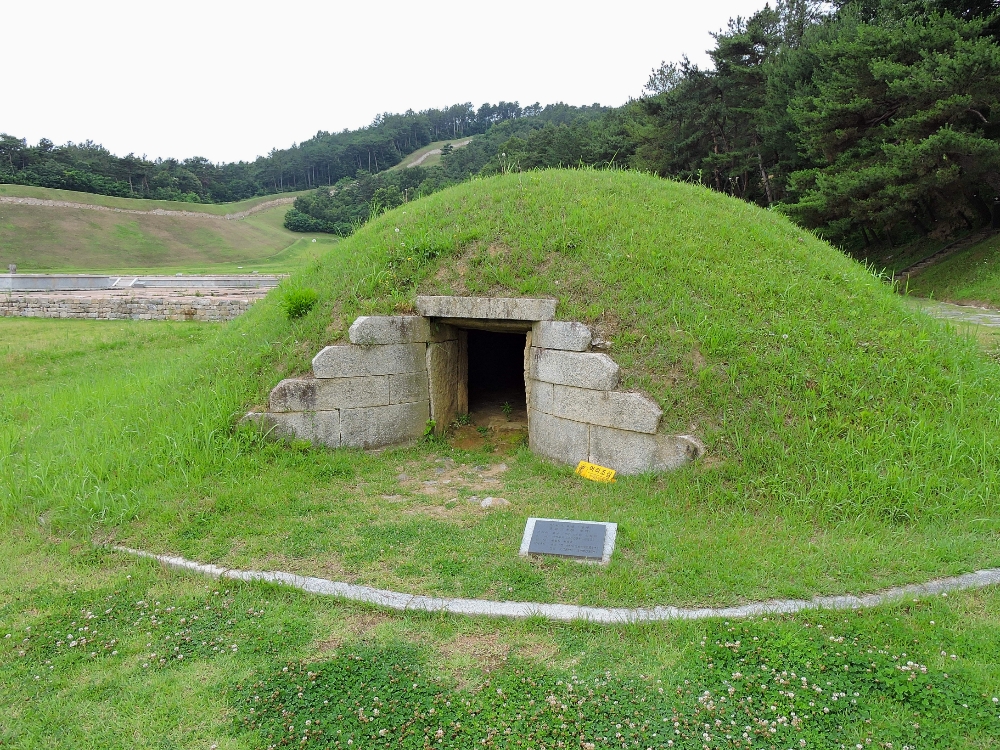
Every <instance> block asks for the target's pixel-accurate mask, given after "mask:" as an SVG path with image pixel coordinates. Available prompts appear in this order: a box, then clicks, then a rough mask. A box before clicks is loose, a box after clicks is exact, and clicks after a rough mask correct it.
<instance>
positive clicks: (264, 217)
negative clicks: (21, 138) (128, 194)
mask: <svg viewBox="0 0 1000 750" xmlns="http://www.w3.org/2000/svg"><path fill="white" fill-rule="evenodd" d="M292 198H294V194H293V195H291V196H264V197H261V198H254V199H251V200H246V201H240V202H238V203H229V204H198V203H176V202H171V201H153V200H133V199H129V198H115V197H111V196H105V195H92V194H90V193H76V192H71V191H67V190H52V189H48V188H36V187H25V186H20V185H0V266H2V269H3V270H4V271H6V268H7V265H8V264H9V263H16V264H17V266H18V268H19V270H22V271H43V272H44V271H48V272H57V271H83V272H86V271H112V272H114V271H121V272H125V271H156V270H160V271H163V270H191V271H209V272H211V271H216V272H225V273H228V272H236V270H237V269H236V265H237V264H239V265H246V264H257V265H254V266H253V267H254V268H258V269H259V270H263V269H265V267H266V268H267V270H279V269H281V268H284V267H288V262H289V261H290V260H293V259H294V257H297V256H298V255H301V254H302V253H303V252H304V251H305V250H306V248H305V245H306V244H311V243H305V242H300V240H301V239H302V235H301V234H298V233H295V232H290V231H288V230H287V229H285V228H284V226H283V225H282V221H283V219H284V215H285V212H286V211H287V210H288V205H287V204H288V203H289V202H290V201H291V199H292ZM17 199H29V200H31V201H33V202H31V203H15V202H11V201H13V200H17ZM227 215H228V218H227ZM323 241H324V242H327V243H329V240H328V239H327V240H323ZM296 243H298V245H299V246H298V247H297V248H293V245H296ZM309 249H312V248H309ZM265 264H266V265H265Z"/></svg>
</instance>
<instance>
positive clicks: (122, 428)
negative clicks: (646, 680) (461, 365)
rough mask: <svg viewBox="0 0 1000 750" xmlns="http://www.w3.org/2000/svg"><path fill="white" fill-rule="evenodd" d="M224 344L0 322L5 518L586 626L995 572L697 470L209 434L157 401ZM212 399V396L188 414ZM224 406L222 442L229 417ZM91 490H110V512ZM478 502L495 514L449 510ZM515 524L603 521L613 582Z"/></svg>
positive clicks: (176, 396)
mask: <svg viewBox="0 0 1000 750" xmlns="http://www.w3.org/2000/svg"><path fill="white" fill-rule="evenodd" d="M230 326H232V324H230ZM220 329H221V330H220ZM227 333H235V332H227V331H226V330H225V328H224V327H219V328H217V327H215V326H213V325H211V324H202V325H199V324H186V323H143V322H102V321H58V320H30V319H4V320H0V341H3V344H0V362H2V363H3V365H4V367H3V368H2V372H0V415H2V416H0V419H2V421H0V488H2V489H3V490H5V493H4V495H3V503H4V507H3V510H4V515H5V516H6V517H8V518H27V519H37V518H39V517H41V518H42V519H43V520H44V521H45V523H47V524H50V525H53V526H54V527H56V528H59V529H62V530H64V531H66V530H68V531H66V533H72V534H74V535H76V536H79V535H81V534H82V535H83V536H84V537H87V535H88V534H90V533H93V534H95V535H96V537H97V538H99V539H101V540H103V541H112V540H113V541H116V542H119V543H122V544H127V545H129V546H135V547H141V548H144V549H149V550H152V551H157V552H171V553H179V554H182V555H185V556H188V557H190V558H194V559H198V560H202V561H211V562H217V563H221V564H225V565H229V566H234V567H252V568H257V569H260V568H272V569H274V568H276V569H282V570H288V571H293V572H297V573H303V574H316V575H322V576H324V577H328V578H333V579H335V580H349V581H353V582H357V583H364V584H370V585H375V586H382V587H389V588H395V589H398V590H402V591H408V592H412V593H426V594H440V595H447V596H468V597H488V598H496V599H513V600H529V601H549V602H568V603H570V602H572V603H581V604H592V605H631V606H636V605H655V604H667V603H669V604H691V605H695V604H730V603H737V602H741V601H747V600H751V601H752V600H758V599H766V598H771V597H791V596H796V597H809V596H812V595H814V594H817V593H842V592H845V591H855V592H856V591H870V590H874V589H877V588H881V587H885V586H889V585H894V584H900V583H908V582H913V581H922V580H925V579H927V578H931V577H934V576H936V575H943V574H952V573H961V572H966V571H969V570H973V569H976V568H982V567H990V566H996V565H1000V551H998V550H997V546H996V531H997V523H998V522H997V520H996V519H994V518H991V517H984V516H977V517H965V516H958V517H951V518H928V519H918V520H916V521H915V522H914V523H912V524H908V525H906V526H903V525H900V524H897V523H892V522H891V521H881V522H880V521H879V520H878V519H876V518H859V519H852V518H844V519H841V520H840V521H839V522H837V523H826V524H824V523H823V522H822V521H821V520H819V519H817V518H816V516H815V514H814V513H811V512H809V511H808V510H802V511H798V512H797V511H796V509H795V508H794V507H788V506H784V507H781V508H780V509H779V510H776V511H773V512H768V511H767V510H765V509H762V508H760V507H746V506H743V505H741V504H738V503H734V504H730V505H727V506H718V505H717V504H715V503H713V502H706V501H705V500H704V498H703V496H702V494H701V491H700V488H701V487H702V486H704V483H705V482H707V481H709V480H708V476H710V472H711V471H712V470H713V469H712V467H711V466H710V465H709V466H700V465H697V466H694V467H692V468H689V469H685V470H682V471H680V472H676V473H672V474H667V475H663V476H660V477H634V478H628V477H622V478H620V479H619V480H618V482H616V483H615V484H613V485H601V484H595V483H591V482H587V481H585V480H582V479H580V478H579V477H576V476H574V475H573V473H572V470H571V469H570V468H567V467H559V466H554V465H552V464H550V463H548V462H546V461H544V460H542V459H540V458H538V457H536V456H534V455H533V454H531V453H530V452H529V451H527V450H526V449H525V448H523V447H521V448H515V449H513V450H507V449H505V448H503V447H502V446H498V445H496V444H495V443H492V442H487V443H486V444H485V445H484V447H483V448H482V449H480V450H476V451H464V450H459V449H456V448H452V447H451V446H450V445H449V444H448V443H437V442H435V443H428V444H422V445H418V446H414V447H409V448H400V449H391V450H385V451H380V452H372V453H366V452H360V451H350V450H340V451H329V450H324V449H319V450H313V449H309V448H307V447H301V448H292V449H289V448H288V447H287V446H285V445H283V444H277V445H275V444H271V443H266V442H261V441H260V439H259V436H258V435H256V434H255V433H254V432H252V431H249V430H246V431H243V430H236V431H235V432H234V433H229V432H226V433H220V432H219V431H218V429H217V428H216V427H214V426H212V424H211V422H210V421H209V420H208V419H204V420H202V419H201V418H200V417H198V416H197V414H196V413H195V414H192V412H190V411H186V412H184V411H183V407H184V406H185V403H186V404H187V405H190V404H191V403H192V401H193V399H191V398H190V397H189V395H187V393H186V392H185V390H184V389H180V390H176V391H164V386H165V385H166V384H171V383H173V382H177V381H178V380H180V381H181V382H184V381H187V385H186V386H184V388H185V389H186V388H197V387H199V386H198V385H197V382H196V380H194V379H195V378H196V377H197V372H198V369H199V367H200V366H201V363H202V361H203V359H204V357H205V356H206V352H207V351H211V350H212V349H213V347H215V346H217V337H218V336H220V335H222V336H224V335H226V334H227ZM236 335H239V334H236ZM276 343H277V342H276ZM286 343H289V344H293V345H294V342H291V341H289V342H286ZM232 396H233V394H232V393H227V392H226V391H224V390H222V391H220V392H218V393H216V394H214V403H213V399H210V400H209V402H207V405H205V406H203V407H201V408H219V404H220V402H221V403H227V402H228V399H229V398H232ZM165 399H166V403H164V400H165ZM147 400H149V401H150V402H153V401H155V402H156V403H157V405H158V406H157V407H156V408H158V409H163V408H166V410H167V413H169V412H170V411H171V408H170V405H171V403H176V405H177V412H178V414H179V415H181V416H179V419H180V420H184V421H183V423H172V424H165V425H163V435H164V440H165V442H164V443H163V444H162V445H158V446H150V447H149V452H148V453H147V454H146V456H145V457H144V464H143V465H141V466H138V465H136V463H135V460H134V457H131V458H130V457H129V456H128V455H127V454H118V453H116V452H115V451H113V450H111V447H113V446H114V444H115V442H116V441H118V440H122V439H125V440H126V441H127V440H129V437H128V435H129V434H131V433H136V434H142V432H143V431H144V430H146V429H150V428H151V429H153V430H154V431H156V430H158V429H159V427H158V426H157V425H155V424H146V423H145V420H146V419H148V418H149V417H148V415H147V414H144V413H143V412H144V411H146V410H145V409H144V408H140V409H139V410H137V407H136V404H137V403H140V404H141V403H143V402H144V401H147ZM233 406H234V407H235V408H234V410H233V411H232V414H231V418H232V422H234V423H235V422H236V420H237V419H238V418H239V416H240V414H241V413H242V412H241V411H239V410H238V406H237V405H235V404H234V405H233ZM162 417H163V413H162V412H160V415H159V417H157V418H162ZM102 451H103V452H104V454H105V455H99V454H101V453H102ZM194 452H197V453H198V454H199V455H193V453H194ZM109 480H110V481H115V482H116V484H117V485H118V487H119V489H118V490H116V491H114V492H109V491H108V489H107V485H108V483H109ZM445 480H448V481H447V482H445ZM486 496H494V497H504V498H506V499H509V500H510V502H511V506H510V507H509V508H506V509H500V510H494V511H486V510H483V509H482V508H480V507H479V505H478V503H477V502H475V501H470V500H471V499H472V498H483V497H486ZM53 500H56V504H55V505H53ZM529 516H541V517H557V518H581V519H587V520H608V521H614V522H616V523H617V524H618V529H619V531H618V540H617V547H616V551H615V555H614V557H613V559H612V563H611V564H610V565H609V566H608V567H607V568H603V567H599V566H597V567H595V566H584V565H579V564H577V563H574V562H571V561H564V560H558V559H554V558H550V559H545V560H533V561H527V560H524V559H522V558H520V557H518V555H517V549H518V546H519V543H520V538H521V533H522V531H523V529H524V522H525V519H526V518H527V517H529Z"/></svg>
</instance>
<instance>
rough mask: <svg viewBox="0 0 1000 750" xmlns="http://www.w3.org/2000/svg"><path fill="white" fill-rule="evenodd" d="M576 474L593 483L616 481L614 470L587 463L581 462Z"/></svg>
mask: <svg viewBox="0 0 1000 750" xmlns="http://www.w3.org/2000/svg"><path fill="white" fill-rule="evenodd" d="M576 473H577V474H579V475H580V476H581V477H583V478H584V479H590V480H591V481H594V482H613V481H615V470H614V469H606V468H604V467H603V466H598V465H597V464H591V463H587V462H586V461H581V462H580V463H579V464H577V466H576Z"/></svg>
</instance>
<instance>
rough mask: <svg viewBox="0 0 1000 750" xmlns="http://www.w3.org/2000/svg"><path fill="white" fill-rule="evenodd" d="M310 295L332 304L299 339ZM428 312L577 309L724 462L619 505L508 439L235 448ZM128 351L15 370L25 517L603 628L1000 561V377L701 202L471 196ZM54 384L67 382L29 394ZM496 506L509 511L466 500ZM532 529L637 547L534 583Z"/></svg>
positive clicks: (443, 202)
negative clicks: (372, 340)
mask: <svg viewBox="0 0 1000 750" xmlns="http://www.w3.org/2000/svg"><path fill="white" fill-rule="evenodd" d="M294 287H311V288H314V289H316V290H317V291H319V292H320V300H319V303H318V304H317V305H316V306H315V307H314V308H313V309H312V310H311V311H310V312H309V313H308V314H307V315H306V316H305V317H302V318H300V319H298V320H296V321H293V322H290V321H288V320H287V319H286V317H285V316H284V315H283V313H282V311H281V299H282V295H283V294H285V293H287V290H288V289H289V288H294ZM418 293H422V294H451V295H492V296H528V297H553V298H556V299H558V307H557V311H556V316H557V318H559V319H563V320H578V321H583V322H586V323H588V324H589V325H590V326H591V327H592V328H593V329H594V331H595V332H596V333H597V334H598V335H599V336H600V337H601V338H603V339H605V340H607V341H608V342H610V350H609V351H610V353H611V355H612V356H613V358H614V359H615V361H617V362H618V363H619V364H620V365H621V367H622V373H623V387H624V388H625V389H630V388H634V389H638V390H642V391H644V392H645V393H647V394H649V395H650V396H651V397H653V398H654V399H655V400H656V401H657V402H658V403H659V404H660V405H661V406H662V407H663V410H664V417H663V419H662V420H661V427H660V429H661V431H663V432H665V433H669V434H676V433H692V434H694V435H696V436H698V437H699V438H700V439H701V440H702V441H703V442H704V443H705V445H706V446H707V453H706V455H705V457H704V458H702V459H701V460H700V461H698V462H696V463H695V464H694V465H691V466H688V467H686V468H683V469H681V470H678V471H675V472H672V473H668V474H663V475H660V476H646V477H631V478H623V479H622V480H620V481H619V482H617V483H616V484H613V485H596V484H592V483H587V482H586V481H584V480H582V479H580V478H578V477H574V476H573V475H572V472H571V470H570V469H568V468H565V467H557V466H554V465H552V464H549V463H547V462H545V461H543V460H541V459H539V458H537V457H535V456H533V455H532V454H531V453H530V452H528V451H527V450H526V449H525V448H523V447H522V448H519V449H515V450H513V451H511V452H504V451H503V450H501V449H500V448H498V447H497V446H496V445H491V444H490V442H489V441H488V440H487V441H486V443H485V445H483V447H480V448H470V449H466V448H462V447H456V446H455V445H449V444H448V443H446V442H433V441H432V442H430V443H425V444H422V445H419V446H416V447H413V448H406V449H394V450H387V451H384V452H381V453H377V454H366V453H361V452H352V451H347V450H341V451H324V450H308V449H306V447H305V446H300V445H294V446H291V447H289V446H284V445H273V444H266V443H262V442H259V440H258V438H257V436H256V433H254V432H253V431H251V430H249V429H247V430H244V429H242V428H237V427H236V426H235V425H236V423H237V421H238V419H239V417H240V415H242V414H243V413H245V412H246V411H247V410H248V409H249V408H252V407H255V406H257V407H259V406H260V405H262V404H264V403H265V401H266V398H267V393H268V391H269V390H270V388H272V387H273V386H274V385H275V384H276V383H277V382H278V381H279V380H280V379H281V378H283V377H286V376H288V375H290V374H294V373H300V372H305V371H307V370H308V366H309V361H310V359H311V357H312V356H313V355H314V354H315V353H316V352H317V351H318V350H319V349H320V348H321V347H322V346H323V345H325V344H329V343H332V342H336V341H342V340H344V338H345V335H346V330H347V327H348V326H349V325H350V324H351V322H352V321H353V320H354V318H355V317H356V316H357V315H360V314H373V313H379V314H386V313H392V312H406V311H410V310H412V306H413V304H414V299H415V296H416V294H418ZM130 330H132V331H133V333H132V334H130V335H131V336H133V337H134V340H133V341H132V343H131V344H130V345H129V347H128V350H127V353H125V352H123V353H122V354H121V357H122V361H121V362H118V361H116V360H115V359H114V355H113V351H112V353H111V354H108V355H107V356H105V357H103V358H102V360H101V363H100V364H99V365H98V364H97V363H96V362H93V363H91V365H89V366H88V367H86V368H84V370H81V372H80V374H79V375H73V372H75V370H73V365H72V363H73V362H74V361H79V362H80V363H86V362H91V360H89V359H87V357H88V356H89V355H81V354H79V353H74V354H66V355H65V356H61V355H59V356H57V355H44V356H42V355H39V356H32V355H31V354H30V352H29V353H28V354H23V353H20V352H17V351H13V350H9V351H8V352H7V354H6V356H7V358H8V360H9V362H10V366H9V368H8V370H9V372H8V374H6V375H4V376H3V377H4V378H5V382H4V383H3V388H2V389H0V392H2V393H3V397H2V398H3V402H0V403H2V410H3V414H4V415H5V421H4V422H3V423H0V502H2V503H3V508H4V511H5V513H6V515H7V517H8V518H16V517H19V516H22V515H23V516H24V517H26V518H31V519H37V518H38V517H39V516H42V517H43V518H45V519H49V520H47V522H51V523H53V524H55V525H56V526H57V527H58V526H60V525H67V526H69V527H72V528H77V527H79V526H80V525H81V524H84V525H85V524H87V523H90V522H92V521H95V520H96V521H98V522H100V523H101V524H103V525H104V526H105V527H110V530H108V529H105V531H103V532H102V534H110V535H113V536H114V537H115V538H117V539H118V540H120V541H123V542H125V543H128V544H130V545H132V546H142V547H145V548H148V549H151V550H154V551H170V552H176V553H180V554H184V555H186V556H188V557H192V558H196V559H200V560H211V561H216V562H222V563H225V564H228V565H233V566H243V567H258V568H260V567H272V568H274V567H277V568H283V569H286V570H288V569H291V570H294V571H297V572H309V573H321V574H324V575H326V576H327V577H333V578H342V579H350V580H353V581H355V582H358V583H366V584H373V585H379V586H386V587H392V588H396V589H399V590H403V591H410V592H414V593H416V592H420V593H438V594H446V595H460V596H484V597H493V598H505V599H527V600H536V601H561V602H580V603H588V604H631V605H635V604H657V603H678V604H680V603H693V602H703V603H704V602H712V603H724V602H735V601H740V600H747V599H757V598H766V597H769V596H786V595H796V596H810V595H812V594H815V593H834V592H843V591H863V590H873V589H876V588H879V587H882V586H886V585H891V584H897V583H904V582H912V581H917V580H923V579H926V578H929V577H932V576H934V575H938V574H944V573H955V572H964V571H967V570H970V569H975V568H978V567H986V566H991V565H996V564H998V563H1000V555H998V553H997V550H996V545H995V543H994V539H995V536H994V535H995V533H996V531H997V527H998V517H997V513H996V509H997V508H996V504H997V498H996V487H997V486H1000V485H998V481H997V480H998V471H1000V451H998V450H997V447H998V446H997V445H996V442H997V435H998V434H1000V433H998V431H997V421H998V414H1000V410H998V408H997V407H998V403H997V401H998V396H997V394H998V393H1000V369H998V367H997V365H996V364H995V363H993V362H992V361H990V360H989V359H988V358H986V357H985V356H983V355H982V354H981V353H980V351H979V350H978V349H977V348H976V345H975V342H974V341H972V340H969V339H964V338H961V337H958V336H955V335H954V334H953V333H952V332H951V331H950V330H949V329H948V328H947V327H946V326H945V325H944V324H942V323H939V322H936V321H933V320H931V319H929V318H927V317H925V316H923V315H922V314H920V313H915V312H912V311H911V310H909V309H908V308H907V307H906V306H905V303H904V301H903V300H901V299H900V298H899V297H898V296H896V295H894V294H893V293H892V292H891V290H890V289H888V288H887V287H886V286H885V285H883V284H882V283H881V282H880V281H878V280H877V279H876V278H874V277H873V276H872V275H870V274H869V273H868V272H867V271H866V270H865V269H864V268H863V267H862V266H860V265H858V264H856V263H854V262H853V261H851V260H849V259H848V258H846V257H845V256H843V255H842V254H840V253H839V252H837V251H835V250H833V249H832V248H831V247H830V246H828V245H826V244H825V243H823V242H820V241H819V240H817V239H815V238H814V237H812V236H811V235H809V234H807V233H805V232H803V231H802V230H800V229H798V228H797V227H795V226H794V225H793V224H791V223H790V222H789V221H787V220H785V219H784V218H782V217H781V216H779V215H777V214H774V213H769V212H766V211H763V210H760V209H758V208H756V207H753V206H750V205H748V204H745V203H742V202H739V201H737V200H733V199H730V198H727V197H725V196H722V195H719V194H716V193H712V192H710V191H708V190H705V189H702V188H699V187H695V186H691V185H686V184H680V183H673V182H668V181H664V180H659V179H654V178H651V177H647V176H643V175H638V174H632V173H618V172H593V171H547V172H539V173H529V174H519V175H507V176H500V177H497V178H491V179H488V180H480V181H475V182H472V183H470V184H466V185H461V186H458V187H455V188H452V189H449V190H446V191H443V192H442V193H439V194H436V195H433V196H430V197H429V198H426V199H423V200H421V201H418V202H415V203H411V204H408V205H406V206H404V207H402V208H400V209H397V210H395V211H392V212H390V213H387V214H385V215H383V216H382V217H380V218H379V219H377V220H375V221H373V222H371V223H370V224H369V225H367V226H365V227H364V228H362V229H361V230H359V231H358V232H357V233H356V234H355V235H354V236H352V237H351V238H349V239H347V240H345V241H343V242H341V243H340V244H339V245H337V246H336V248H334V250H333V251H332V252H331V253H330V254H328V255H327V256H325V257H324V258H322V259H320V260H318V261H316V262H315V263H314V264H312V265H310V266H309V267H308V268H307V269H306V270H304V271H303V272H301V273H300V274H298V275H297V276H296V277H294V278H293V279H291V280H290V281H289V282H287V283H286V285H285V286H284V288H283V289H279V290H277V291H276V292H275V293H274V294H272V295H271V296H270V297H269V298H267V299H266V300H264V301H263V302H261V303H258V305H256V306H255V307H254V308H253V309H252V310H251V311H250V312H249V313H248V314H246V315H245V316H243V317H242V318H240V319H239V320H237V321H234V322H232V323H230V324H228V325H227V326H226V328H225V329H224V330H222V331H221V332H219V333H217V334H207V333H201V334H199V335H198V336H197V337H196V338H193V339H190V341H189V342H188V343H185V340H184V339H183V336H184V335H186V334H184V333H183V329H180V330H178V331H177V332H174V331H171V333H170V334H169V335H168V334H166V333H164V334H162V335H163V336H167V339H166V340H168V342H169V346H170V347H171V351H172V355H171V356H170V357H163V356H161V354H160V353H159V351H158V349H157V346H155V345H153V344H149V345H146V344H143V341H142V340H140V339H142V336H140V335H139V333H138V331H139V329H130ZM126 354H127V359H125V357H126ZM52 357H55V359H54V360H53V359H52ZM74 357H82V358H81V359H78V360H74ZM124 362H127V366H124V367H123V366H122V364H123V363H124ZM53 368H59V369H60V372H61V373H62V377H61V378H60V379H59V381H58V382H53V381H51V380H45V379H40V378H38V377H35V376H34V375H33V373H38V372H40V371H51V370H52V369H53ZM18 373H20V374H18ZM68 413H69V414H72V415H73V418H72V419H71V420H67V419H66V414H68ZM491 449H495V450H496V452H493V453H491V452H490V450H491ZM441 477H446V478H448V479H449V484H447V486H446V485H444V484H443V479H441ZM439 480H440V481H439ZM486 494H489V495H492V496H502V497H504V498H506V499H508V500H509V501H510V505H509V506H507V507H504V508H502V509H500V510H484V509H482V508H480V506H479V505H477V504H475V503H472V502H469V500H470V498H472V497H483V496H485V495H486ZM528 516H543V517H557V518H580V519H589V520H606V521H615V522H617V523H618V528H619V532H618V546H617V550H616V552H615V555H614V557H613V558H612V562H611V564H610V565H609V566H608V567H607V568H600V567H592V566H583V565H579V564H577V563H574V562H571V561H559V560H554V559H546V560H544V561H526V560H522V559H520V558H518V557H517V555H516V551H517V547H518V544H519V541H520V535H521V532H522V530H523V527H524V520H525V518H526V517H528Z"/></svg>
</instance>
